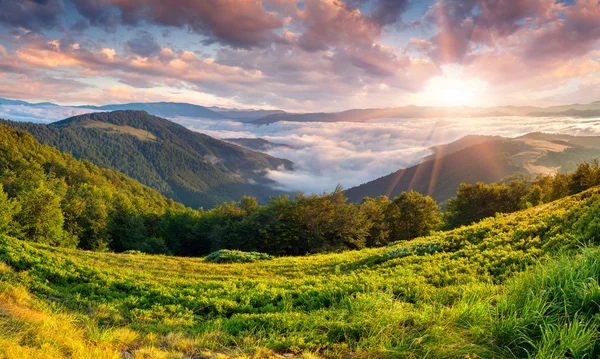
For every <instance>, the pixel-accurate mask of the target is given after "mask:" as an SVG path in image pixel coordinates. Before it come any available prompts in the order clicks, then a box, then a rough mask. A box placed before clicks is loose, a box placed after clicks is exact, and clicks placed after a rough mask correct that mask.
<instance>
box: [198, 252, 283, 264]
mask: <svg viewBox="0 0 600 359" xmlns="http://www.w3.org/2000/svg"><path fill="white" fill-rule="evenodd" d="M269 259H273V257H272V256H270V255H268V254H266V253H259V252H242V251H237V250H228V249H221V250H218V251H216V252H212V253H211V254H209V255H207V256H206V257H204V261H205V262H208V263H253V262H256V261H261V260H269Z"/></svg>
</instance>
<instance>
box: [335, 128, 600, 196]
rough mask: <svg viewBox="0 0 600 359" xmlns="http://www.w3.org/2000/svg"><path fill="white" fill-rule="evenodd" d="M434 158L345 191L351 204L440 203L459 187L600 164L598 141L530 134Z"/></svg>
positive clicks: (466, 143) (440, 152)
mask: <svg viewBox="0 0 600 359" xmlns="http://www.w3.org/2000/svg"><path fill="white" fill-rule="evenodd" d="M432 150H433V151H434V153H433V154H432V155H430V156H428V157H427V158H425V159H424V161H423V162H421V163H420V164H418V165H415V166H412V167H409V168H406V169H401V170H398V171H396V172H394V173H392V174H389V175H387V176H384V177H381V178H378V179H376V180H373V181H370V182H367V183H365V184H362V185H360V186H356V187H353V188H350V189H348V190H347V191H346V196H347V197H348V198H349V199H350V200H351V201H353V202H360V201H361V200H362V199H363V198H364V197H367V196H368V197H377V196H380V195H387V196H389V197H394V196H397V195H398V194H400V193H401V192H403V191H408V190H415V191H417V192H420V193H422V194H427V195H430V196H432V197H433V198H434V199H435V200H437V201H438V202H444V201H446V200H447V199H449V198H450V197H452V196H454V195H455V193H456V189H457V188H458V186H459V185H460V184H461V183H463V182H464V183H476V182H484V183H493V182H499V181H502V180H505V179H507V178H510V177H513V176H535V175H537V174H549V173H555V172H557V171H562V172H567V171H572V170H573V169H574V168H575V167H576V165H577V164H578V163H580V162H583V161H590V160H592V159H594V158H600V137H592V136H590V137H583V136H581V137H578V136H569V135H557V134H545V133H531V134H527V135H525V136H521V137H518V138H514V139H510V138H501V137H497V136H494V137H486V136H467V137H465V138H463V139H461V140H458V141H456V142H454V143H450V144H448V145H443V146H437V147H434V148H432Z"/></svg>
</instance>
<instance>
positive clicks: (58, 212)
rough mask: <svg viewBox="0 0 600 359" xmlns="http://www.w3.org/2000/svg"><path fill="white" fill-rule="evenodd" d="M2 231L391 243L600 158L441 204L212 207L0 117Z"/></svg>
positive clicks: (163, 247)
mask: <svg viewBox="0 0 600 359" xmlns="http://www.w3.org/2000/svg"><path fill="white" fill-rule="evenodd" d="M0 130H1V132H0V133H1V135H2V138H1V139H2V142H0V186H2V187H0V208H1V209H2V216H1V217H0V233H6V234H8V235H11V236H13V237H16V238H20V239H24V240H27V241H32V242H38V243H46V244H49V245H53V246H60V247H77V248H82V249H91V250H100V251H103V250H112V251H116V252H122V251H128V250H137V251H142V252H148V253H164V254H176V255H182V256H203V255H206V254H208V253H210V252H211V251H217V250H221V249H237V250H244V251H248V252H251V251H258V252H264V253H268V254H271V255H304V254H313V253H322V252H337V251H344V250H349V249H363V248H369V247H379V246H385V245H387V244H389V243H390V242H394V241H399V240H409V239H412V238H416V237H419V236H424V235H428V234H429V233H432V232H433V231H435V230H438V229H442V228H454V227H458V226H460V225H464V224H471V223H473V222H477V221H479V220H481V219H482V218H485V217H489V216H494V215H495V214H497V213H509V212H514V211H518V210H520V209H524V208H528V207H531V206H535V205H539V204H542V203H548V202H551V201H554V200H556V199H559V198H563V197H565V196H568V195H570V194H575V193H579V192H581V191H583V190H586V189H587V188H590V187H591V186H595V185H600V165H599V164H598V162H596V161H594V162H592V163H582V164H580V165H579V166H578V167H577V169H576V171H574V172H573V173H569V174H559V175H556V176H544V177H539V178H538V179H536V180H535V181H532V182H530V181H511V182H510V183H508V184H501V185H498V184H493V185H484V184H482V183H477V184H474V185H468V184H463V185H461V186H460V187H459V189H458V191H457V192H456V198H453V199H451V200H450V201H449V203H448V210H447V212H446V213H442V212H441V211H440V209H439V208H438V206H437V204H436V203H435V201H434V200H433V199H431V198H430V197H426V196H423V195H421V194H419V193H418V192H415V191H410V192H403V193H401V194H399V195H398V196H396V197H394V198H388V197H385V196H381V197H378V198H375V199H374V198H366V199H364V200H363V201H362V202H361V203H360V204H354V203H347V199H346V198H345V197H344V192H343V191H342V189H341V188H338V189H336V191H334V192H332V193H324V194H321V195H316V194H313V195H303V194H297V195H295V196H294V197H293V198H289V197H288V196H281V197H273V198H271V199H270V200H269V201H268V202H267V203H266V204H265V205H259V203H258V202H257V200H256V198H253V197H247V196H246V197H243V198H242V199H241V200H240V201H238V202H228V203H223V204H221V205H218V206H216V207H215V208H213V209H211V210H209V211H203V210H194V209H191V208H186V207H184V206H183V205H180V204H177V203H175V202H174V201H172V200H167V199H166V198H165V197H163V196H162V195H161V194H160V193H158V192H156V191H155V190H153V189H151V188H149V187H146V186H143V185H141V184H139V183H138V182H136V181H135V180H132V179H129V178H127V177H125V176H124V175H123V174H121V173H119V172H116V171H113V170H108V169H100V168H98V167H97V166H95V165H93V164H91V163H90V162H85V161H84V162H82V161H78V160H76V159H74V158H73V157H71V156H70V155H68V154H63V153H61V152H59V151H57V150H56V149H54V148H52V147H49V146H44V145H40V144H39V143H37V142H36V141H35V139H34V138H33V137H32V136H31V135H30V134H29V133H27V132H24V131H21V130H15V129H11V128H9V127H5V126H0Z"/></svg>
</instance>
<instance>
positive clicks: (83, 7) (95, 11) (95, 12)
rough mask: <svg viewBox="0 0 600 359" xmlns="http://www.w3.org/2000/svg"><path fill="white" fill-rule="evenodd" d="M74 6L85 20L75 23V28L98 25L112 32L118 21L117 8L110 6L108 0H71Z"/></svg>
mask: <svg viewBox="0 0 600 359" xmlns="http://www.w3.org/2000/svg"><path fill="white" fill-rule="evenodd" d="M71 1H72V2H73V4H74V5H75V8H76V9H77V11H79V13H80V14H81V15H82V16H83V17H84V18H85V19H86V21H87V22H82V23H78V24H76V25H75V26H76V28H79V29H81V28H83V29H84V28H85V27H86V26H89V25H93V26H98V27H101V28H103V29H105V30H106V31H109V32H114V31H115V30H116V28H117V26H118V25H119V23H120V21H121V20H120V17H119V13H118V10H117V9H116V8H115V7H113V6H111V2H110V1H109V0H71Z"/></svg>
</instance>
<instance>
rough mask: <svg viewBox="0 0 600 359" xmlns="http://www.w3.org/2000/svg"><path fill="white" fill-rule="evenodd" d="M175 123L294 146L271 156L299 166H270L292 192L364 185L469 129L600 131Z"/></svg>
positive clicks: (494, 124) (491, 127)
mask: <svg viewBox="0 0 600 359" xmlns="http://www.w3.org/2000/svg"><path fill="white" fill-rule="evenodd" d="M174 120H175V121H176V122H179V123H181V124H183V125H184V126H186V127H188V128H190V129H192V130H195V131H199V132H203V133H206V134H208V135H210V136H213V137H217V138H233V137H249V138H256V137H260V138H264V139H266V140H269V141H271V142H276V143H283V144H288V145H290V146H292V147H293V148H285V147H273V148H272V149H270V150H269V151H268V153H269V154H270V155H273V156H276V157H281V158H286V159H289V160H291V161H293V162H294V163H295V164H296V166H295V168H296V170H295V171H292V172H290V171H271V172H269V176H270V178H272V179H273V180H275V181H276V182H277V183H278V185H277V186H278V187H279V188H282V189H285V190H290V191H298V190H300V191H304V192H308V193H311V192H323V191H332V190H333V189H334V188H335V186H336V185H337V184H342V185H343V187H344V188H350V187H352V186H356V185H359V184H361V183H365V182H368V181H371V180H373V179H376V178H378V177H381V176H384V175H387V174H390V173H392V172H394V171H396V170H398V169H400V168H404V167H406V166H410V165H414V164H416V163H418V162H419V161H420V160H421V159H422V158H423V157H424V156H427V155H429V154H430V153H431V151H430V150H429V147H431V146H435V145H439V144H443V143H448V142H451V141H454V140H457V139H459V138H461V137H463V136H465V135H467V134H479V135H500V136H506V137H514V136H519V135H523V134H526V133H529V132H534V131H543V132H550V133H567V134H572V135H600V121H597V120H591V121H590V120H581V119H576V118H559V117H557V118H531V117H510V118H507V117H497V118H485V119H481V118H451V119H444V120H443V121H440V120H436V119H388V120H385V121H377V122H370V123H293V122H278V123H274V124H271V125H269V126H255V125H251V124H244V123H239V122H233V121H222V120H218V121H217V120H198V119H189V118H176V119H174Z"/></svg>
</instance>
